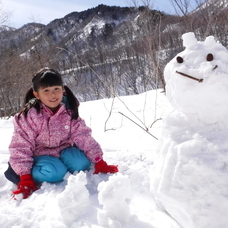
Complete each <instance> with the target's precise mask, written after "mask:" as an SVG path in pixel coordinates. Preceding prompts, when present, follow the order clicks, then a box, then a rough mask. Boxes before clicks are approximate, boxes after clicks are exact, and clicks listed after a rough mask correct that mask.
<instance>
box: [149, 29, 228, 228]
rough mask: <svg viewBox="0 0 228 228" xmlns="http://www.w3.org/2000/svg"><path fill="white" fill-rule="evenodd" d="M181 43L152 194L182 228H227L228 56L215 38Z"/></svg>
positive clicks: (190, 37)
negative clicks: (169, 111)
mask: <svg viewBox="0 0 228 228" xmlns="http://www.w3.org/2000/svg"><path fill="white" fill-rule="evenodd" d="M182 38H183V45H184V46H185V47H186V48H185V50H184V51H183V52H181V53H179V54H178V55H177V56H176V57H175V58H174V59H172V60H171V61H170V62H169V63H168V64H167V66H166V67H165V71H164V76H165V80H166V84H167V86H166V92H167V98H168V100H169V101H170V103H171V105H172V106H173V107H174V108H175V110H174V111H173V112H172V113H171V114H169V115H167V116H166V117H165V118H164V119H163V121H164V125H163V134H162V137H161V140H160V146H159V148H158V152H159V153H158V157H157V159H156V160H155V162H154V165H153V167H152V168H151V174H150V178H151V179H150V180H151V190H152V192H153V193H154V195H155V197H156V199H157V203H158V204H159V205H160V207H162V208H163V209H164V210H166V211H167V212H168V213H169V214H170V215H171V216H172V217H173V218H174V219H175V220H176V221H177V222H178V223H179V224H181V226H182V227H183V228H208V227H210V228H218V227H219V228H226V227H227V224H228V217H227V216H226V212H227V210H228V153H227V148H228V121H227V116H228V107H227V103H228V68H227V66H228V51H227V50H226V48H225V47H223V46H222V45H221V44H220V43H218V42H216V41H215V39H214V37H212V36H209V37H207V38H206V40H205V41H204V42H199V41H197V40H196V38H195V35H194V34H193V33H186V34H184V35H183V36H182Z"/></svg>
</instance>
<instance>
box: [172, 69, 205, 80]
mask: <svg viewBox="0 0 228 228" xmlns="http://www.w3.org/2000/svg"><path fill="white" fill-rule="evenodd" d="M176 73H177V74H180V75H182V76H184V77H187V78H190V79H192V80H195V81H198V82H203V78H195V77H192V76H190V75H188V74H185V73H182V72H180V71H176Z"/></svg>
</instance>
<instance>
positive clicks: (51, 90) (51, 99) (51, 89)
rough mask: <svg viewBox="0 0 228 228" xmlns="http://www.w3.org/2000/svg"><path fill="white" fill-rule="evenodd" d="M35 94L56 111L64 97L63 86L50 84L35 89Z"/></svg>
mask: <svg viewBox="0 0 228 228" xmlns="http://www.w3.org/2000/svg"><path fill="white" fill-rule="evenodd" d="M33 94H34V96H35V97H36V98H37V99H38V100H40V101H41V102H42V103H43V104H44V105H46V106H47V107H48V108H49V109H50V110H51V111H53V112H55V111H56V110H57V109H58V106H59V104H60V102H61V101H62V98H63V87H62V86H48V87H45V88H39V89H38V91H37V92H35V91H33Z"/></svg>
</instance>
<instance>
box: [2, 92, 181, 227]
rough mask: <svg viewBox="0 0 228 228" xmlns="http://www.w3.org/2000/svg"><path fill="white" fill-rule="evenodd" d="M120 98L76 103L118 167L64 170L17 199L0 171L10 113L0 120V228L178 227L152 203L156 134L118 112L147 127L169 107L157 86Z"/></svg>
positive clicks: (157, 126) (4, 163) (6, 155)
mask: <svg viewBox="0 0 228 228" xmlns="http://www.w3.org/2000/svg"><path fill="white" fill-rule="evenodd" d="M120 99H121V100H120ZM120 99H118V98H116V99H115V100H114V103H113V106H112V102H113V100H112V99H104V100H98V101H90V102H85V103H81V105H80V113H81V116H82V117H83V118H84V119H85V120H86V123H87V125H88V126H90V127H91V128H92V130H93V136H94V137H95V138H96V139H97V141H98V142H99V143H100V144H101V146H102V148H103V150H104V158H105V160H107V162H108V163H110V164H117V165H118V166H119V170H120V171H119V173H117V174H114V175H106V174H98V175H93V174H92V170H91V171H90V172H81V173H78V174H77V173H75V174H74V175H66V177H65V181H64V182H62V183H59V184H48V183H44V184H43V185H42V187H41V189H39V190H38V191H36V192H35V193H33V194H32V196H31V197H29V198H28V199H26V200H22V201H20V200H19V201H15V200H13V199H12V198H11V191H12V189H15V186H13V185H12V184H11V183H10V182H8V181H7V180H6V179H5V177H4V175H3V172H4V171H5V169H6V167H7V161H8V158H9V152H8V145H9V142H10V138H11V135H12V131H13V126H12V118H11V119H8V120H7V119H1V120H0V140H1V143H0V154H1V156H0V164H1V165H0V170H1V172H0V226H1V228H10V227H15V228H16V227H18V228H19V227H20V228H78V227H80V228H87V227H88V228H103V227H111V228H119V227H123V228H130V227H137V228H138V227H140V228H180V226H179V225H178V224H177V223H176V222H175V221H174V220H173V219H172V218H171V217H170V216H169V215H168V214H166V213H165V212H163V211H161V210H160V209H158V208H157V206H156V204H155V201H154V198H153V195H152V193H151V191H150V177H149V170H150V168H151V166H152V165H153V162H154V159H155V157H156V154H157V151H156V148H157V144H158V140H156V139H154V138H153V137H151V136H150V135H149V134H147V133H146V132H145V131H143V130H142V129H141V128H139V127H138V126H136V125H135V124H134V123H132V122H131V121H130V120H128V119H127V118H125V117H124V116H123V115H122V114H120V113H119V112H121V113H123V114H124V115H126V116H128V117H130V118H131V119H132V120H134V121H136V122H137V123H138V124H141V123H140V121H139V120H138V119H137V118H136V117H134V116H133V115H132V114H131V113H130V112H129V110H131V111H132V112H133V113H134V114H135V115H136V116H137V117H138V118H139V119H140V120H141V121H142V122H144V123H145V124H146V126H148V127H149V126H151V124H152V123H153V121H154V118H155V119H159V118H161V117H163V116H164V114H165V113H169V112H170V110H172V109H171V108H170V107H169V104H168V103H167V100H166V97H165V95H164V93H161V91H150V92H148V93H144V94H140V95H135V96H129V97H121V98H120ZM125 105H126V106H127V107H126V106H125ZM110 110H112V114H111V117H110V118H108V117H109V114H110ZM155 111H156V112H155ZM161 126H162V121H157V122H156V123H155V124H154V125H153V127H152V128H151V129H150V133H151V134H153V135H154V136H155V137H157V138H159V137H160V135H161ZM104 129H106V131H104Z"/></svg>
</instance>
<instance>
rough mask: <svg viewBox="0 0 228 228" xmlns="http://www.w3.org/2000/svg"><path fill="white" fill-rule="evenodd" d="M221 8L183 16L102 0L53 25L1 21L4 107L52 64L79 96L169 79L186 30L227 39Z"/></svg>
mask: <svg viewBox="0 0 228 228" xmlns="http://www.w3.org/2000/svg"><path fill="white" fill-rule="evenodd" d="M216 2H217V1H216ZM205 9H207V10H205ZM209 9H211V10H209ZM215 10H216V7H215V5H213V8H212V7H211V5H210V6H209V5H208V6H206V7H205V6H204V7H201V8H197V10H195V11H193V12H191V13H188V14H186V15H184V16H177V15H168V14H165V13H163V12H159V11H157V10H151V9H149V8H148V7H145V6H142V7H137V8H136V7H116V6H106V5H99V6H97V7H95V8H91V9H88V10H86V11H83V12H72V13H70V14H68V15H66V16H65V17H64V18H61V19H56V20H54V21H52V22H50V23H49V24H48V25H43V24H38V23H30V24H26V25H24V26H23V27H22V28H19V29H13V28H7V27H1V29H0V98H1V99H0V108H1V113H0V115H1V116H4V115H9V114H13V113H15V112H16V111H18V109H19V108H20V106H21V104H22V102H23V96H24V94H25V91H26V90H27V89H28V88H29V86H30V82H31V78H32V76H33V74H34V73H35V72H36V71H37V70H39V69H40V68H42V67H46V66H48V67H52V68H54V69H56V70H58V71H60V72H61V73H62V74H63V75H64V80H65V82H66V84H67V85H69V87H70V88H71V89H73V90H74V92H75V94H76V95H77V97H78V98H79V100H80V101H87V100H93V99H99V98H103V97H114V96H116V95H125V94H126V95H129V94H137V93H141V92H144V91H147V90H150V89H156V88H161V87H164V86H165V83H164V81H163V69H164V66H165V65H166V63H167V62H168V61H169V60H170V59H171V58H172V57H173V56H174V55H175V54H176V53H177V52H179V51H180V50H182V49H183V46H182V41H181V35H182V34H183V33H185V32H190V31H193V32H195V33H196V35H197V36H198V37H200V38H202V39H204V38H205V37H206V36H208V35H214V36H215V37H216V38H218V40H219V41H220V42H222V43H223V45H225V46H226V45H227V37H226V35H225V34H226V30H227V25H226V23H224V20H227V15H228V14H227V12H226V7H225V8H223V9H222V10H220V11H219V13H216V14H214V13H213V12H215ZM216 12H217V11H216Z"/></svg>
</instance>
